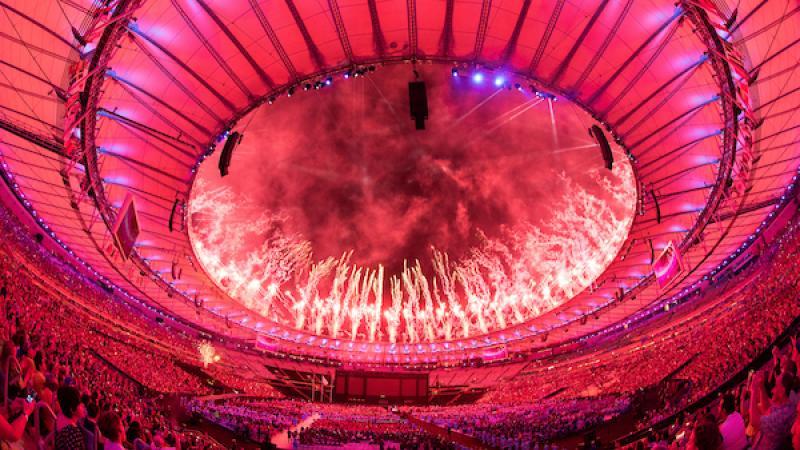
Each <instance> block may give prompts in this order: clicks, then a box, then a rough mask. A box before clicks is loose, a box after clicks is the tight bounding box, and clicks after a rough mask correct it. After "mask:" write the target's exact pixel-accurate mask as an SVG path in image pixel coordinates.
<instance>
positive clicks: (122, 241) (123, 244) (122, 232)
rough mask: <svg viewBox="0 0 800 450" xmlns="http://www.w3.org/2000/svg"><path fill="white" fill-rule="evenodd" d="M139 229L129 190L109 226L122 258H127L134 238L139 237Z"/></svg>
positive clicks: (134, 242) (131, 249)
mask: <svg viewBox="0 0 800 450" xmlns="http://www.w3.org/2000/svg"><path fill="white" fill-rule="evenodd" d="M139 231H140V228H139V217H138V215H137V214H136V205H135V204H134V202H133V196H132V195H131V194H130V192H129V193H128V194H127V195H126V196H125V201H124V202H122V207H121V208H120V209H119V212H118V214H117V219H116V221H115V222H114V226H113V227H112V228H111V236H112V237H113V239H114V245H116V247H117V249H119V253H120V256H122V259H123V260H127V259H128V257H129V256H130V255H131V252H132V251H133V246H134V244H136V238H138V237H139Z"/></svg>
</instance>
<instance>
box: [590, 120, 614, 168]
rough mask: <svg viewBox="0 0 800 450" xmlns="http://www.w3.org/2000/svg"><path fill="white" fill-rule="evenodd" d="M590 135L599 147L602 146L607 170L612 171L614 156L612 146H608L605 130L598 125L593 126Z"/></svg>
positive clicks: (601, 150)
mask: <svg viewBox="0 0 800 450" xmlns="http://www.w3.org/2000/svg"><path fill="white" fill-rule="evenodd" d="M589 135H590V136H592V137H593V138H594V140H595V141H596V142H597V145H599V146H600V154H601V155H602V156H603V161H604V162H605V168H606V169H608V170H611V168H612V167H613V165H614V155H613V154H612V153H611V146H610V145H609V144H608V139H606V134H605V133H604V132H603V129H602V128H600V127H599V126H597V125H592V127H591V128H589Z"/></svg>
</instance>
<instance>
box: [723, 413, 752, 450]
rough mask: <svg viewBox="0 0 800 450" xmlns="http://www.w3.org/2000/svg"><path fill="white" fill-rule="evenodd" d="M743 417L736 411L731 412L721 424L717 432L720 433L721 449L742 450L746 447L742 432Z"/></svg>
mask: <svg viewBox="0 0 800 450" xmlns="http://www.w3.org/2000/svg"><path fill="white" fill-rule="evenodd" d="M744 430H745V427H744V419H742V416H741V415H740V414H739V413H738V412H735V411H734V412H733V414H730V415H729V416H728V417H726V418H725V421H724V422H722V425H720V426H719V432H720V433H722V449H723V450H743V449H745V448H747V436H745V434H744Z"/></svg>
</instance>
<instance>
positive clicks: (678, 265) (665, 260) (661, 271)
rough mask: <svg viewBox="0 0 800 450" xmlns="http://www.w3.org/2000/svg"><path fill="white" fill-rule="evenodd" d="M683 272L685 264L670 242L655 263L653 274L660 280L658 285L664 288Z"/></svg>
mask: <svg viewBox="0 0 800 450" xmlns="http://www.w3.org/2000/svg"><path fill="white" fill-rule="evenodd" d="M682 271H683V263H682V261H681V257H680V254H679V251H678V249H676V248H675V245H674V244H673V243H672V241H670V242H669V243H668V244H667V246H666V247H665V248H664V250H662V251H661V254H660V255H658V258H656V260H655V261H654V262H653V272H654V273H655V275H656V280H658V285H659V286H661V287H662V288H663V287H664V286H666V285H668V284H669V283H670V282H671V281H672V280H673V279H675V277H677V276H678V275H679V274H680V273H681V272H682Z"/></svg>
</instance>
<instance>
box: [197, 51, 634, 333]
mask: <svg viewBox="0 0 800 450" xmlns="http://www.w3.org/2000/svg"><path fill="white" fill-rule="evenodd" d="M407 71H408V69H407V68H406V67H401V66H397V67H392V68H384V69H382V70H381V71H380V73H378V74H376V75H374V76H372V77H370V78H369V79H364V78H360V79H356V80H350V81H348V82H346V83H345V82H343V81H340V82H339V83H338V84H337V85H336V86H335V87H334V88H333V89H326V90H322V91H319V92H314V93H305V95H298V96H295V97H293V98H292V99H288V100H282V101H281V103H280V104H276V105H274V106H265V107H263V108H262V109H260V110H258V111H256V112H254V113H253V114H254V116H253V117H246V118H245V119H244V120H243V121H242V122H241V123H242V124H249V125H242V126H241V127H240V130H244V133H245V138H244V141H243V143H242V145H240V147H239V148H237V150H236V151H235V153H234V157H233V164H232V166H231V175H230V176H228V177H226V178H222V179H220V177H219V174H218V173H217V172H216V161H212V162H211V163H208V164H205V165H204V166H203V167H201V171H200V174H199V176H198V180H197V181H196V183H195V186H194V189H193V196H192V199H191V202H190V213H191V218H192V220H191V233H190V234H191V236H192V245H193V247H194V250H195V253H196V254H197V256H198V258H199V259H200V261H201V263H202V264H203V266H204V268H205V269H206V271H207V272H208V273H209V274H210V275H211V277H212V279H213V280H214V281H215V282H216V283H217V284H218V285H219V286H220V287H221V288H222V289H223V290H224V291H225V292H227V293H228V294H229V295H231V296H232V297H234V298H235V299H237V300H238V301H239V302H240V303H242V304H243V305H244V306H246V307H247V308H249V309H251V310H254V311H256V312H258V313H260V314H262V315H263V316H265V317H267V318H269V319H271V320H274V321H276V322H280V323H283V324H286V325H289V326H293V327H295V328H297V329H302V330H306V331H309V332H312V333H315V334H319V335H327V336H331V337H339V338H350V339H353V340H356V339H358V340H366V341H390V342H426V341H435V340H441V339H453V338H456V337H468V336H474V335H479V334H484V333H487V332H490V331H493V330H497V329H502V328H505V327H507V326H509V325H512V324H517V323H521V322H524V321H526V320H528V319H530V318H532V317H535V316H538V315H540V314H542V313H544V312H546V311H549V310H550V309H552V308H554V307H555V306H558V305H560V304H561V303H563V302H564V301H566V300H568V299H570V298H571V297H572V296H574V295H575V294H577V293H578V292H580V291H581V290H583V289H584V288H586V287H587V286H588V285H589V284H590V283H591V282H592V281H594V279H595V278H596V277H597V276H598V275H600V273H602V271H603V270H604V269H605V268H606V266H607V265H608V264H609V263H610V262H611V261H612V260H613V258H614V257H615V256H616V254H617V252H618V251H619V248H620V246H621V245H622V243H623V242H624V240H625V237H626V236H627V232H628V228H629V225H630V221H631V219H632V215H633V208H634V203H635V197H636V189H635V185H634V182H633V175H632V172H631V168H630V166H629V164H628V162H627V160H625V158H624V157H622V155H618V157H617V160H618V162H617V164H616V165H615V168H614V171H613V172H612V173H609V172H607V171H605V169H602V167H601V162H600V152H599V150H598V149H597V147H596V146H595V145H594V144H593V143H592V141H591V138H589V137H588V135H587V133H586V130H587V129H588V126H589V125H590V124H591V123H592V122H591V120H590V119H589V118H588V116H586V115H585V114H584V113H583V112H582V111H580V110H579V109H578V108H577V107H575V106H574V105H571V104H569V103H567V102H563V101H562V102H559V103H556V104H554V105H552V106H553V108H552V109H551V108H550V105H548V102H547V101H543V100H542V99H538V98H536V97H535V96H533V95H532V94H523V93H519V92H517V91H514V90H511V91H506V90H500V91H493V90H492V89H493V88H490V87H481V88H477V87H474V86H472V85H470V84H469V82H468V81H467V80H452V78H451V77H450V73H449V70H444V69H443V68H441V67H436V66H434V68H429V69H427V70H426V73H425V79H426V82H427V84H428V92H429V94H428V95H429V101H430V110H431V111H432V114H431V119H430V120H429V123H428V126H427V127H428V130H426V131H424V132H416V131H414V130H413V123H412V121H411V120H410V119H409V118H408V117H407V108H408V106H407V100H406V99H407V97H406V96H407V92H406V91H405V83H406V82H407V81H408V74H407V73H406V72H407ZM478 105H480V107H477V106H478ZM476 107H477V108H476ZM309 111H311V112H309ZM554 133H555V134H554ZM556 145H558V146H556Z"/></svg>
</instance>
